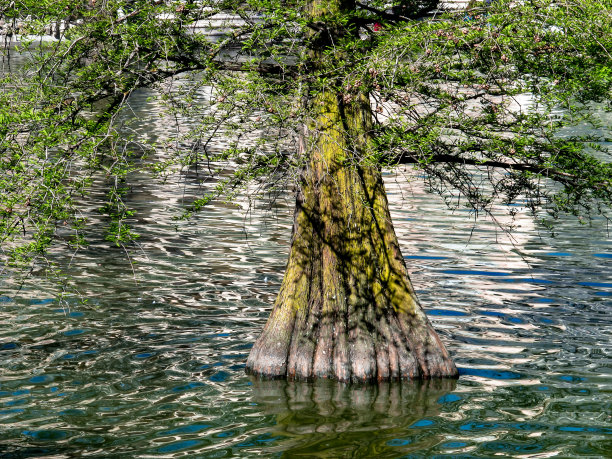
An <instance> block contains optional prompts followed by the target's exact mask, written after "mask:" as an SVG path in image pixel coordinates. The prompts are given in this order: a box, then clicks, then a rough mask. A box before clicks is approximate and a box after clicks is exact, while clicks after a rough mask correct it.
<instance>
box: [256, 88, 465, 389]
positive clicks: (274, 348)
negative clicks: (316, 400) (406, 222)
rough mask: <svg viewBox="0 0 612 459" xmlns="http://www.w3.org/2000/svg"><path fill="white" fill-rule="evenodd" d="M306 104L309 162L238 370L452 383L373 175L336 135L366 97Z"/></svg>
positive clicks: (351, 124) (360, 119)
mask: <svg viewBox="0 0 612 459" xmlns="http://www.w3.org/2000/svg"><path fill="white" fill-rule="evenodd" d="M315 103H316V104H318V106H320V107H321V115H320V117H319V119H318V120H317V121H316V123H314V124H313V126H310V127H309V135H308V136H305V139H307V140H304V145H303V146H302V148H304V149H309V152H310V158H311V161H310V163H309V167H308V168H307V170H306V171H305V173H304V175H303V179H302V184H301V190H300V192H299V193H298V197H297V203H296V213H295V217H294V218H295V220H294V228H293V238H292V245H291V252H290V255H289V262H288V265H287V269H286V272H285V276H284V279H283V283H282V285H281V290H280V293H279V295H278V298H277V300H276V303H275V306H274V309H273V311H272V313H271V316H270V319H269V320H268V323H267V324H266V326H265V328H264V331H263V333H262V335H261V336H260V338H259V339H258V340H257V342H256V343H255V345H254V346H253V349H252V351H251V354H250V355H249V358H248V361H247V372H249V373H251V374H255V375H260V376H262V377H268V378H281V377H286V378H288V379H315V378H325V379H336V380H339V381H346V382H349V381H364V382H365V381H386V380H399V379H427V378H434V377H456V376H457V369H456V367H455V365H454V363H453V362H452V360H451V359H450V357H449V355H448V352H447V350H446V348H445V347H444V344H443V343H442V342H441V340H440V339H439V337H438V336H437V334H436V332H435V331H434V330H433V328H432V327H431V324H430V323H429V321H428V319H427V317H426V315H425V313H424V311H423V309H422V307H421V306H420V304H419V303H418V300H417V298H416V295H415V292H414V290H413V288H412V286H411V284H410V280H409V278H408V275H407V271H406V266H405V263H404V259H403V257H402V254H401V252H400V249H399V245H398V242H397V237H396V235H395V230H394V228H393V224H392V222H391V217H390V214H389V208H388V202H387V197H386V193H385V190H384V184H383V181H382V176H381V173H380V170H378V169H377V168H374V167H364V166H361V165H356V164H354V163H351V159H352V158H351V154H350V152H351V148H354V146H353V147H351V146H349V145H347V143H346V141H345V139H346V138H348V136H347V135H346V129H349V130H353V131H355V132H361V133H367V132H368V130H369V128H370V122H371V121H370V112H369V107H368V106H366V105H365V104H367V101H363V100H362V101H361V102H360V103H352V104H347V105H345V104H343V103H342V102H341V101H339V100H338V99H336V98H335V97H334V96H333V95H329V94H328V95H326V96H320V97H319V98H318V99H317V100H315ZM364 135H365V134H364ZM356 137H357V136H355V135H353V136H352V138H356ZM307 141H310V144H309V145H308V144H306V142H307ZM364 144H365V141H364Z"/></svg>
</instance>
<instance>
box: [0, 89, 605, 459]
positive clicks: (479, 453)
mask: <svg viewBox="0 0 612 459" xmlns="http://www.w3.org/2000/svg"><path fill="white" fill-rule="evenodd" d="M147 96H148V95H147V94H146V93H142V94H139V95H137V96H136V97H134V100H133V102H132V106H133V107H134V110H135V113H136V115H137V116H141V117H143V119H149V120H150V119H153V117H154V116H155V115H156V113H157V111H158V108H157V107H156V105H155V103H154V102H153V101H151V100H149V99H147ZM143 125H146V128H143V132H142V133H143V134H148V135H151V136H159V135H163V132H164V129H167V127H166V126H164V124H163V123H162V122H158V123H157V124H155V123H152V122H151V123H144V124H143ZM386 180H387V186H388V190H389V198H390V202H391V206H392V213H393V217H394V220H395V223H396V229H397V232H398V235H399V238H400V242H401V245H402V250H403V253H404V255H405V258H406V261H407V264H408V266H409V271H410V273H411V277H412V280H413V282H414V284H415V288H416V289H417V292H418V294H419V297H420V298H421V301H422V302H423V304H424V306H425V307H426V309H427V311H428V314H429V317H430V319H431V320H432V322H433V324H434V326H435V327H436V329H437V330H439V333H440V335H441V337H442V339H443V340H444V341H445V342H446V343H447V346H448V348H449V350H450V352H451V353H452V355H453V356H454V358H455V359H456V362H457V365H458V367H459V368H460V371H461V377H460V379H459V380H458V381H432V382H428V383H416V382H415V383H408V384H403V385H400V384H384V385H380V386H346V385H341V384H337V383H330V382H316V383H287V382H284V381H257V380H252V379H250V378H249V377H247V376H246V375H245V374H244V363H245V360H246V356H247V355H248V352H249V349H250V347H251V346H252V343H253V341H254V339H255V338H256V336H257V334H258V333H259V331H260V330H261V328H262V327H263V325H264V323H265V321H266V319H267V316H268V313H269V311H270V306H271V304H272V302H273V299H274V295H275V294H276V291H277V290H278V287H279V284H280V280H281V278H282V273H283V270H284V265H285V263H286V255H287V252H288V242H289V236H290V227H291V213H292V204H293V202H292V201H293V198H292V197H291V195H290V193H288V194H287V196H286V197H277V198H276V199H274V200H272V199H270V200H269V201H266V200H265V199H264V202H263V203H262V204H261V205H260V206H256V207H251V206H250V205H249V203H248V202H247V201H246V200H245V201H240V202H238V205H231V206H230V205H224V204H222V203H216V204H214V205H212V206H210V207H209V208H207V209H206V210H205V211H204V212H203V213H201V214H199V215H197V216H196V217H194V218H193V219H192V220H190V221H188V222H180V223H178V226H176V225H177V222H174V221H171V220H170V219H169V216H168V213H167V210H168V209H169V208H172V207H176V206H179V205H180V203H181V199H189V197H190V196H192V195H193V194H195V193H196V191H197V188H198V186H199V185H198V182H197V180H195V179H194V180H191V178H190V176H189V175H186V176H182V177H177V178H176V181H175V182H174V183H169V184H166V185H165V186H161V185H158V184H155V183H153V182H151V181H150V180H147V178H146V176H141V177H139V176H134V177H133V185H134V187H133V192H132V193H131V194H130V196H128V199H129V201H130V202H131V203H132V204H133V205H134V206H135V207H136V208H137V209H138V214H137V222H136V227H137V229H138V230H139V231H141V233H142V238H141V241H140V244H141V245H140V248H139V249H138V250H136V251H134V252H133V253H132V254H131V255H132V257H133V261H134V262H135V265H134V268H135V274H134V273H133V271H132V266H131V265H130V263H129V261H128V260H127V259H126V258H125V256H124V254H123V253H122V252H121V250H119V249H116V248H112V247H108V246H107V245H106V243H104V241H103V239H102V237H100V239H99V240H98V241H97V242H96V241H94V243H93V244H92V245H91V247H90V248H88V249H87V250H86V251H83V252H82V253H79V254H77V255H76V257H75V258H74V259H73V260H72V264H71V268H70V272H71V274H72V275H73V276H75V278H76V279H77V284H76V285H77V287H78V289H79V291H80V292H81V294H82V295H83V297H85V298H86V299H87V300H88V301H87V303H86V304H81V303H80V302H78V301H77V300H76V299H75V300H74V301H73V300H70V299H69V300H68V301H66V302H64V303H61V304H60V303H58V302H57V301H56V300H55V299H54V296H53V289H52V287H51V286H50V285H49V284H48V282H47V281H46V280H45V279H42V278H41V279H36V278H35V279H34V280H33V282H30V283H28V284H27V285H25V286H24V287H23V288H22V289H21V290H18V289H17V286H16V285H15V280H14V279H11V278H8V277H6V276H4V277H0V289H1V290H0V457H8V458H25V457H53V458H64V457H66V458H70V457H76V456H78V457H80V456H83V457H142V458H145V457H231V456H242V457H252V456H264V457H289V458H291V457H329V458H336V457H352V458H361V457H377V458H378V457H381V458H385V457H389V458H395V457H437V456H440V457H442V456H448V457H459V458H463V457H466V458H467V457H493V456H501V457H510V456H516V457H552V456H557V457H610V451H612V397H611V391H612V372H611V362H612V358H611V354H612V346H611V344H612V333H611V331H612V326H611V325H612V319H611V317H612V316H611V312H612V238H611V237H610V234H609V233H608V231H607V228H606V225H605V223H604V222H602V221H595V222H594V223H593V225H592V226H581V225H579V224H577V223H575V222H573V221H571V220H567V221H561V222H560V224H559V234H560V236H559V237H558V238H555V239H551V238H550V237H549V236H548V234H547V233H546V231H545V230H543V229H540V228H538V226H537V224H536V223H535V222H534V221H533V220H532V219H531V218H529V217H526V216H523V217H520V218H519V220H518V222H517V223H518V224H519V225H520V226H519V227H518V228H517V229H516V230H515V231H514V232H513V233H512V238H508V237H507V236H506V235H504V234H503V233H502V232H501V231H499V229H498V228H497V226H496V225H494V224H493V223H492V222H490V221H478V222H474V220H473V217H472V216H470V215H469V214H468V213H465V212H455V213H452V212H450V211H449V210H448V209H447V208H446V207H445V205H444V204H443V202H442V200H441V199H439V198H438V197H436V196H434V195H430V194H428V193H426V192H425V191H424V190H423V189H422V186H421V185H420V183H419V181H418V180H415V176H414V175H413V173H411V172H410V171H407V172H405V173H400V174H398V175H391V174H389V175H387V177H386ZM92 206H93V204H92ZM58 255H61V254H58Z"/></svg>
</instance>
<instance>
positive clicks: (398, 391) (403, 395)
mask: <svg viewBox="0 0 612 459" xmlns="http://www.w3.org/2000/svg"><path fill="white" fill-rule="evenodd" d="M456 384H457V383H456V381H455V380H447V379H444V380H430V381H424V382H412V383H407V384H398V383H383V384H378V385H369V386H368V385H366V386H361V385H359V386H350V385H346V384H342V383H337V382H333V381H326V380H323V381H315V382H313V383H303V382H286V381H279V380H263V381H262V380H256V379H253V400H254V401H255V402H256V403H257V404H258V405H259V406H260V408H261V409H262V411H263V412H264V413H266V414H273V415H274V420H275V424H276V425H275V427H274V428H273V429H272V431H271V432H270V435H272V436H274V437H277V438H278V439H277V440H276V445H275V446H274V447H271V448H270V452H276V451H279V452H281V451H282V452H283V455H284V456H285V457H329V458H335V457H397V455H398V454H401V453H403V452H407V451H411V450H415V449H416V450H418V449H421V448H424V447H428V446H429V447H431V446H432V445H435V444H436V443H437V442H439V440H440V439H439V438H438V437H437V436H435V435H434V436H431V437H430V438H429V439H428V440H427V441H426V442H422V441H416V438H414V437H413V436H411V435H410V433H414V434H416V433H417V432H418V431H419V430H420V429H422V428H425V427H427V426H431V425H433V424H434V422H435V421H433V420H431V418H434V417H435V416H438V415H439V414H440V407H441V403H443V402H444V401H445V400H452V399H453V398H452V397H457V399H458V396H453V395H452V394H450V392H452V391H453V390H454V389H455V387H456ZM411 428H412V432H411ZM415 442H416V444H415Z"/></svg>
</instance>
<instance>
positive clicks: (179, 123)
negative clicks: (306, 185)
mask: <svg viewBox="0 0 612 459" xmlns="http://www.w3.org/2000/svg"><path fill="white" fill-rule="evenodd" d="M436 7H438V2H437V1H430V0H418V1H416V0H415V1H408V0H405V1H397V2H383V1H378V0H372V1H365V0H364V1H363V2H356V3H355V2H351V1H342V2H340V1H336V0H333V1H332V0H316V1H314V0H313V1H311V2H308V3H305V2H293V1H279V0H248V1H246V2H245V1H235V0H222V1H217V0H215V1H208V0H204V1H202V2H193V1H184V2H183V1H174V2H170V1H149V0H146V1H145V0H130V1H123V0H107V1H96V2H94V1H81V2H74V1H67V0H63V1H55V2H50V1H40V0H38V1H31V0H20V1H17V2H13V1H10V2H9V1H8V0H0V17H1V18H2V19H3V20H4V22H5V23H6V24H7V26H6V28H5V31H6V32H7V33H8V34H13V37H14V36H15V35H14V34H15V33H17V32H18V33H19V34H20V35H19V36H20V37H21V38H20V41H19V42H18V44H17V45H11V44H7V45H6V46H5V49H4V52H5V54H7V55H8V54H10V53H13V54H14V53H15V52H17V53H21V55H27V56H28V58H29V63H28V64H27V65H25V66H23V67H22V68H20V69H19V70H13V71H12V72H11V73H10V74H7V75H4V76H3V77H2V80H1V83H0V84H1V85H2V87H3V91H2V92H1V93H0V243H1V244H2V249H3V252H2V253H3V258H4V259H5V261H6V262H7V263H9V264H15V265H24V264H28V263H32V262H35V261H36V260H37V259H38V258H39V257H42V256H44V254H45V253H46V252H47V251H48V250H49V249H50V247H52V246H53V245H54V244H66V245H68V246H70V247H72V248H75V249H78V248H81V247H84V246H85V245H87V243H88V229H90V228H91V227H92V226H93V225H98V224H103V225H105V227H106V228H107V235H108V236H107V239H108V240H109V241H111V242H112V243H114V244H116V245H118V246H121V247H124V248H126V247H128V246H129V245H130V244H131V243H133V242H134V241H135V239H136V237H137V235H136V234H135V232H134V231H133V229H132V228H131V226H130V222H131V221H133V219H134V217H135V216H134V212H133V210H132V209H130V204H129V199H128V197H127V196H126V194H127V193H128V192H129V190H130V186H131V185H130V180H131V176H132V174H133V173H134V172H135V171H139V172H141V173H147V174H149V175H150V177H151V179H152V180H154V179H157V180H165V179H166V177H167V176H168V175H169V174H175V173H177V172H179V171H181V170H185V169H189V168H192V167H196V166H197V167H201V168H204V169H205V170H206V171H207V179H206V181H205V183H204V184H203V187H202V189H203V195H202V196H201V198H199V199H197V200H196V201H195V202H192V203H187V205H186V206H185V207H184V208H183V209H178V210H177V212H176V218H185V217H188V216H189V215H190V214H191V213H192V212H197V211H201V210H202V209H203V208H204V206H205V205H206V204H207V203H208V202H210V201H211V200H213V199H218V198H224V199H231V198H232V197H233V196H235V195H236V194H237V193H238V192H240V191H241V190H244V189H245V187H247V186H248V185H249V184H253V183H255V184H257V185H258V187H256V190H261V189H264V188H265V189H269V188H278V189H283V188H284V187H286V186H287V182H289V184H294V185H299V182H300V178H299V177H300V173H301V171H302V169H303V165H304V164H306V159H307V157H308V154H309V152H308V149H307V148H305V149H304V148H302V149H298V148H297V145H298V143H299V139H300V136H301V135H302V134H303V132H304V130H303V127H304V126H305V125H309V123H311V120H312V118H313V117H314V116H315V115H314V113H315V112H316V109H317V107H314V106H313V103H312V101H313V100H314V99H315V97H316V95H317V94H318V93H321V92H330V91H331V92H333V93H334V94H336V96H337V98H338V101H339V104H341V105H342V104H343V105H345V106H348V105H350V104H352V103H355V101H357V100H358V99H359V96H360V95H363V94H365V95H367V96H368V97H370V99H371V101H372V114H373V116H374V119H375V123H374V127H373V130H372V132H367V133H362V134H363V135H364V136H366V137H367V138H368V142H369V146H368V147H367V148H365V149H364V148H362V147H355V148H353V149H352V150H351V151H350V152H348V153H349V154H347V158H348V163H347V167H352V165H355V164H370V165H374V166H376V167H379V166H380V167H382V166H384V167H392V166H394V165H396V164H398V163H410V164H414V165H415V166H416V167H419V168H421V169H423V170H424V171H425V172H426V177H427V178H426V180H427V181H428V182H429V184H430V186H431V188H432V189H434V190H436V191H438V192H440V193H442V194H443V195H444V194H449V193H453V194H454V193H457V192H459V193H460V196H461V197H462V198H463V200H462V201H460V202H461V203H465V204H466V205H468V206H469V207H470V208H472V209H474V210H476V211H484V212H491V211H492V209H493V207H492V206H493V205H494V203H496V202H499V201H500V200H501V201H503V202H506V203H512V202H515V201H516V200H523V201H524V202H525V203H527V204H528V205H529V206H530V207H531V208H532V210H533V211H534V212H536V211H538V209H541V208H544V209H547V210H548V211H549V212H550V213H551V214H552V215H557V214H558V213H559V212H570V213H573V214H575V215H578V216H583V215H590V214H591V213H592V212H601V211H605V210H606V206H608V205H609V204H610V202H611V201H612V169H611V166H610V156H609V152H606V151H603V150H602V149H601V147H600V146H598V144H597V143H596V142H597V141H598V140H600V139H597V138H596V137H582V138H579V137H571V136H564V135H563V132H567V128H568V127H571V126H576V125H580V124H584V123H590V124H593V125H594V124H595V123H596V120H595V118H594V117H593V116H592V107H593V105H592V103H593V102H597V103H600V105H598V109H599V110H603V109H605V103H606V102H608V101H609V99H610V96H611V88H612V66H611V62H612V59H611V55H610V53H611V52H612V7H611V5H610V2H609V1H607V0H598V1H586V0H563V1H558V2H549V1H543V0H530V1H527V2H509V1H507V0H497V1H493V2H491V3H490V5H489V4H488V3H487V2H471V3H470V7H469V8H468V10H466V11H458V12H453V11H447V12H444V11H440V10H436V9H435V8H436ZM228 18H229V19H228ZM58 25H59V26H60V27H59V28H58ZM50 30H51V32H53V34H55V35H57V40H53V41H39V40H38V39H37V38H36V37H37V36H40V35H45V34H48V33H49V31H50ZM213 32H214V34H213ZM27 36H30V37H33V38H31V39H27ZM6 43H9V41H8V40H7V41H6ZM139 88H151V89H154V90H155V91H157V93H158V94H159V97H160V99H161V100H163V102H164V104H165V107H166V109H167V113H166V115H165V116H166V117H167V118H165V119H174V120H176V127H177V129H176V132H177V134H176V137H175V138H173V139H165V140H164V141H161V142H157V143H156V142H153V141H151V142H150V143H149V144H147V143H146V142H145V141H144V140H143V139H140V138H138V137H136V136H132V135H128V133H129V132H130V131H129V125H127V127H126V123H127V121H126V119H128V118H129V99H130V95H131V94H132V93H133V92H134V91H136V90H138V89H139ZM203 93H206V94H209V96H207V97H203V96H202V94H203ZM344 134H345V135H347V136H350V134H349V132H348V131H347V132H346V133H344ZM354 140H355V141H354V142H353V141H351V140H350V139H349V142H347V144H348V145H362V143H360V142H359V141H357V140H356V139H354ZM218 145H225V147H224V148H219V147H218ZM94 183H96V184H97V185H98V186H99V184H100V183H103V184H104V185H105V189H106V190H107V191H106V193H105V195H104V196H97V195H96V196H92V195H91V190H92V189H93V187H92V185H93V184H94ZM257 192H259V191H255V193H257ZM91 200H94V201H95V203H96V205H95V208H96V209H98V212H99V213H100V214H101V215H102V218H94V215H93V214H92V213H91V212H90V211H88V210H87V209H89V208H90V207H89V205H90V202H91Z"/></svg>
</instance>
